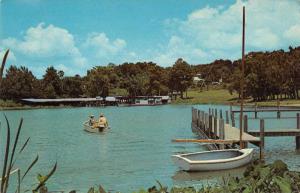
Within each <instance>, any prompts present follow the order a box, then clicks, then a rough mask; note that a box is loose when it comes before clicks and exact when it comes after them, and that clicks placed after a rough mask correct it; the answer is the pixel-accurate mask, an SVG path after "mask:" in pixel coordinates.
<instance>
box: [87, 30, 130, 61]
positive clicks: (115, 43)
mask: <svg viewBox="0 0 300 193" xmlns="http://www.w3.org/2000/svg"><path fill="white" fill-rule="evenodd" d="M84 47H85V48H88V49H92V50H93V51H94V52H95V53H96V55H97V57H99V58H101V57H107V56H111V55H116V54H118V53H120V52H121V51H123V50H124V48H125V47H126V41H125V40H123V39H119V38H118V39H115V40H110V39H109V38H108V37H107V36H106V34H105V33H91V34H90V35H89V36H88V38H87V40H86V42H85V43H84Z"/></svg>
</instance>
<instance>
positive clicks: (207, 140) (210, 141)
mask: <svg viewBox="0 0 300 193" xmlns="http://www.w3.org/2000/svg"><path fill="white" fill-rule="evenodd" d="M172 142H179V143H188V142H192V143H217V144H231V143H237V142H239V140H222V139H173V140H172Z"/></svg>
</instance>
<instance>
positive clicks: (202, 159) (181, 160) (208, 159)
mask: <svg viewBox="0 0 300 193" xmlns="http://www.w3.org/2000/svg"><path fill="white" fill-rule="evenodd" d="M252 156H253V149H252V148H249V149H240V150H239V149H225V150H214V151H203V152H196V153H187V154H178V155H173V156H172V159H173V161H174V162H175V164H177V165H178V166H179V168H180V169H182V170H185V171H212V170H226V169H232V168H237V167H240V166H243V165H246V164H248V163H249V162H251V160H252Z"/></svg>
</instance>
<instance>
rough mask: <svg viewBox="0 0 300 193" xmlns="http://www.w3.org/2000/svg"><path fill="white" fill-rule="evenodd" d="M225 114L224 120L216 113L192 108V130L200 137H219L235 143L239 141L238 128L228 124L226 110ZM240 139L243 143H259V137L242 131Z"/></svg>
mask: <svg viewBox="0 0 300 193" xmlns="http://www.w3.org/2000/svg"><path fill="white" fill-rule="evenodd" d="M214 112H216V111H214ZM226 114H227V116H226V117H227V119H226V120H224V119H223V118H222V117H219V118H218V117H217V116H216V114H212V113H210V114H209V113H206V112H204V111H201V110H197V109H195V108H193V109H192V130H193V132H195V133H197V134H198V135H199V136H200V137H201V138H207V139H221V140H225V141H233V142H235V143H236V144H237V143H238V142H239V141H240V130H239V129H238V128H236V127H234V126H232V125H230V124H229V120H228V112H227V113H226ZM220 116H222V113H220ZM242 141H243V142H244V143H248V142H250V143H253V144H255V145H259V142H260V139H259V138H258V137H255V136H253V135H251V134H249V133H247V132H243V133H242ZM210 148H211V147H210ZM219 148H224V146H220V147H219ZM211 149H212V148H211ZM213 149H215V148H213Z"/></svg>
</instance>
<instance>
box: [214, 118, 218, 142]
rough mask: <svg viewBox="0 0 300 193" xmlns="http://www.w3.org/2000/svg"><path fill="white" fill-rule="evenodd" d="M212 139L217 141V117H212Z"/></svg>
mask: <svg viewBox="0 0 300 193" xmlns="http://www.w3.org/2000/svg"><path fill="white" fill-rule="evenodd" d="M213 119H214V138H215V139H217V136H218V131H217V130H218V119H217V117H214V118H213Z"/></svg>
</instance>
